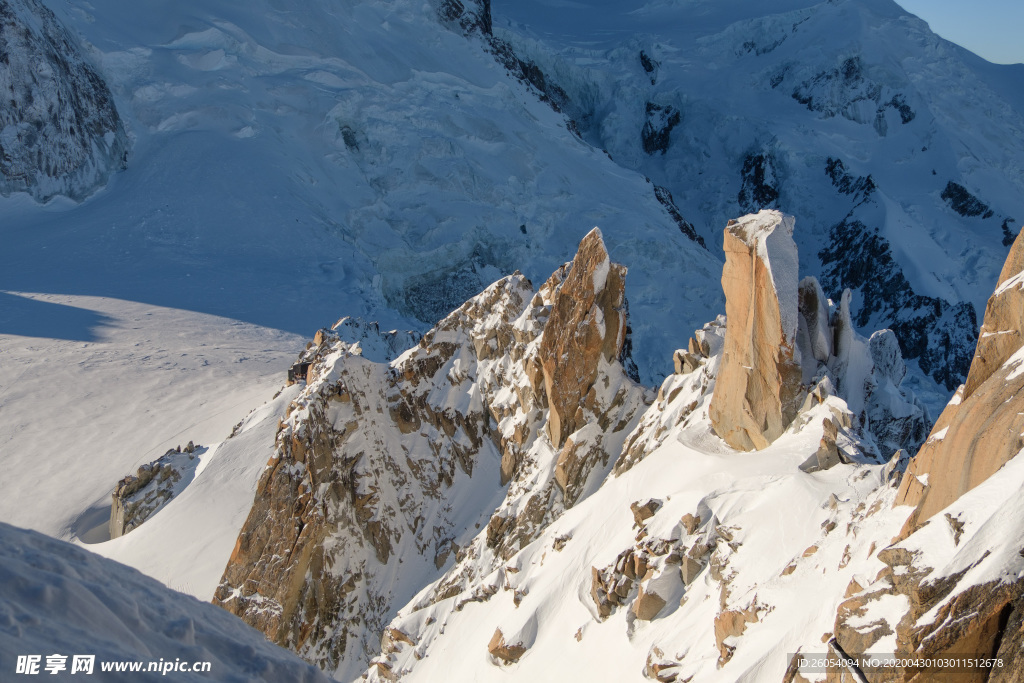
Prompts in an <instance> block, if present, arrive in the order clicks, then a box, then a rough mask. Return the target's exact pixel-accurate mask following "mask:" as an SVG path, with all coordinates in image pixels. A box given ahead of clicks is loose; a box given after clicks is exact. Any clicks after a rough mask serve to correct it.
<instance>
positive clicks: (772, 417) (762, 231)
mask: <svg viewBox="0 0 1024 683" xmlns="http://www.w3.org/2000/svg"><path fill="white" fill-rule="evenodd" d="M722 289H724V290H725V297H726V320H727V321H728V325H727V328H726V333H725V351H724V354H723V356H722V361H721V365H720V367H719V370H718V379H717V382H716V385H715V393H714V398H713V399H712V402H711V408H710V412H709V414H710V416H711V422H712V425H713V426H714V429H715V432H716V433H717V434H718V435H719V436H720V437H722V438H723V439H724V440H725V441H726V443H728V444H729V445H730V446H732V447H733V448H738V449H741V450H745V451H749V450H755V449H762V448H765V447H766V446H767V445H768V444H770V443H771V442H772V441H774V440H775V439H777V438H778V437H779V436H780V435H781V434H782V432H783V431H784V430H785V428H786V427H787V426H788V425H789V423H790V422H792V420H793V417H794V416H795V415H796V408H797V405H796V400H797V397H798V393H799V390H800V379H801V370H800V365H799V357H798V356H797V355H795V354H796V333H797V310H796V308H797V307H796V303H797V258H796V244H795V243H794V242H793V219H792V217H788V216H783V215H782V214H781V213H779V212H777V211H761V212H760V213H758V214H755V215H752V216H746V217H744V218H742V219H740V220H739V221H738V222H737V221H732V222H730V224H729V225H728V226H727V227H726V229H725V268H724V269H723V270H722Z"/></svg>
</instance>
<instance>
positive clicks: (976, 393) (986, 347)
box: [897, 235, 1024, 532]
mask: <svg viewBox="0 0 1024 683" xmlns="http://www.w3.org/2000/svg"><path fill="white" fill-rule="evenodd" d="M1022 347H1024V239H1022V238H1021V237H1020V236H1019V235H1018V237H1017V240H1016V241H1015V242H1014V244H1013V247H1012V249H1011V250H1010V254H1009V256H1008V257H1007V260H1006V264H1005V265H1004V266H1003V270H1002V272H1001V273H1000V275H999V283H998V285H997V287H996V290H995V293H994V294H993V295H992V297H991V298H990V299H989V300H988V305H987V307H986V309H985V322H984V325H982V328H981V335H980V338H979V339H978V347H977V351H976V352H975V354H974V360H973V361H972V363H971V370H970V373H969V374H968V376H967V382H966V384H964V385H963V386H962V387H961V388H960V389H958V390H957V393H956V394H955V395H954V396H953V399H952V400H951V401H950V402H949V405H948V406H946V409H945V410H944V411H943V412H942V415H940V416H939V419H938V421H937V422H936V423H935V428H934V429H933V430H932V433H931V435H930V436H929V438H928V441H927V442H926V443H925V445H924V446H923V447H922V448H921V451H920V453H918V455H917V457H915V458H914V459H913V460H912V461H911V464H910V467H909V469H908V470H907V476H905V477H904V479H903V482H902V484H901V486H900V493H899V497H898V498H897V503H898V504H902V505H913V506H914V507H915V512H914V514H913V516H912V517H911V519H910V520H909V521H908V525H907V528H906V532H910V531H912V530H913V529H914V528H916V527H917V526H920V524H922V523H923V522H925V521H926V520H927V519H929V518H930V517H932V516H933V515H934V514H935V513H937V512H939V511H940V510H942V509H943V508H945V507H946V506H947V505H949V504H950V503H952V502H953V501H954V500H956V499H957V498H959V497H960V496H961V495H962V494H964V493H965V492H967V491H969V490H971V489H972V488H974V487H975V486H977V485H978V484H980V483H981V482H983V481H984V480H985V479H987V478H988V477H990V476H991V475H992V474H993V473H995V471H996V470H998V469H999V468H1000V467H1002V466H1003V464H1005V463H1006V462H1007V461H1008V460H1009V459H1010V458H1012V457H1014V456H1015V455H1017V453H1019V452H1020V449H1021V447H1022V446H1024V440H1022V437H1021V434H1022V433H1024V399H1022V398H1021V397H1022V396H1024V372H1022V371H1021V370H1022V368H1021V364H1022V363H1024V353H1022V351H1021V349H1022Z"/></svg>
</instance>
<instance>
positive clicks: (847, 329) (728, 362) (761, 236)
mask: <svg viewBox="0 0 1024 683" xmlns="http://www.w3.org/2000/svg"><path fill="white" fill-rule="evenodd" d="M793 223H794V222H793V219H792V218H791V217H787V216H784V215H783V214H781V213H779V212H777V211H761V212H759V213H757V214H754V215H750V216H746V217H744V218H741V219H740V220H739V221H733V222H730V224H729V225H728V226H727V227H726V229H725V252H726V262H725V267H724V268H723V270H722V288H723V289H724V290H725V295H726V325H725V343H724V348H723V350H722V353H721V357H720V359H719V361H718V367H717V375H716V376H715V384H714V395H713V397H712V400H711V404H710V407H709V409H708V415H709V417H710V419H711V424H712V427H713V428H714V430H715V433H716V434H718V435H719V436H720V437H722V439H723V440H724V441H725V442H726V443H728V444H729V445H730V446H732V447H733V448H736V449H739V450H745V451H749V450H755V449H757V450H760V449H763V448H765V447H767V446H768V445H769V444H770V443H772V442H773V441H774V440H775V439H777V438H778V437H779V436H780V435H781V434H782V433H783V431H785V430H786V428H788V427H789V426H790V424H791V423H792V422H793V419H794V418H795V417H796V415H797V413H799V412H803V411H806V410H807V409H808V408H809V407H811V406H812V405H813V404H814V403H820V402H821V401H822V398H823V395H824V394H829V395H836V396H838V397H840V398H842V399H843V400H844V401H845V402H846V404H847V405H846V407H847V409H848V412H849V414H851V415H850V416H849V417H840V416H837V424H834V425H826V439H823V442H822V449H823V450H822V451H821V452H820V454H819V455H820V457H818V464H817V466H818V467H819V468H827V467H829V466H831V465H834V464H837V463H838V462H840V461H847V462H849V461H850V460H851V459H856V458H855V457H853V456H852V455H851V454H849V453H847V454H846V455H845V456H843V455H840V451H839V449H838V448H837V446H836V437H837V433H836V430H837V429H838V428H840V427H845V428H846V429H847V430H850V429H855V430H856V431H858V433H859V434H860V438H858V439H857V441H863V446H864V447H859V450H861V451H863V452H864V453H867V454H868V455H869V456H870V458H869V459H871V460H873V461H876V462H882V461H884V460H887V459H888V458H889V456H891V455H892V453H893V452H895V451H896V450H898V449H900V448H905V449H915V448H917V446H919V445H920V443H921V442H922V441H923V439H924V435H925V433H926V431H927V422H928V416H927V414H926V412H925V410H924V408H923V407H922V406H921V405H920V403H919V402H918V401H917V400H916V399H915V398H914V397H913V396H912V395H911V394H909V393H907V392H906V391H905V390H903V389H901V388H900V384H901V382H902V381H903V377H904V376H905V375H906V366H905V365H904V363H903V357H902V354H901V352H900V347H899V344H898V343H897V341H896V338H895V336H894V335H893V333H892V332H891V331H890V330H880V331H878V332H875V333H874V334H873V335H872V336H871V338H870V339H864V338H862V337H860V335H858V334H857V332H856V331H855V330H854V328H853V323H852V321H851V319H850V293H849V291H847V292H844V294H843V296H842V299H841V300H840V302H839V305H835V304H834V303H833V302H832V301H830V300H829V299H827V298H826V297H825V294H824V292H823V291H822V289H821V287H820V285H819V284H818V282H817V280H815V279H814V278H813V277H807V278H804V279H803V280H801V281H800V282H799V283H798V282H797V255H796V246H795V244H794V243H793V239H792V232H793ZM698 336H699V337H700V338H699V339H691V340H690V345H689V349H688V350H687V351H680V352H677V358H676V372H677V373H681V372H692V371H693V370H695V369H696V368H697V367H699V366H700V365H701V362H702V361H701V359H702V358H706V357H708V356H709V355H711V354H710V347H709V348H707V349H705V348H704V346H705V342H703V341H701V340H703V339H705V338H707V337H708V331H707V330H705V331H703V332H702V333H699V334H698ZM822 382H824V384H822ZM809 401H810V403H809ZM846 423H848V424H846Z"/></svg>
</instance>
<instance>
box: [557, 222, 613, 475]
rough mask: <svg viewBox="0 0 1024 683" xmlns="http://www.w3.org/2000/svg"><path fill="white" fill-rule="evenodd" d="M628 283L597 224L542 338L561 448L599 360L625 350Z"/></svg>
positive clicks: (610, 358) (583, 245)
mask: <svg viewBox="0 0 1024 683" xmlns="http://www.w3.org/2000/svg"><path fill="white" fill-rule="evenodd" d="M625 284H626V269H625V267H623V266H620V265H618V264H612V262H611V259H609V258H608V252H607V251H606V250H605V247H604V241H603V240H602V239H601V232H600V231H599V230H598V229H596V228H595V229H594V230H592V231H591V232H590V234H588V235H587V236H586V237H584V238H583V241H582V242H580V249H579V252H578V253H577V254H576V258H575V259H573V263H572V268H571V269H570V270H569V272H568V274H567V275H566V276H565V279H564V280H563V281H562V283H561V284H559V285H558V286H557V287H555V291H554V297H553V298H554V304H553V305H552V307H551V317H550V319H549V321H548V323H549V324H548V325H546V326H545V328H544V334H543V335H542V337H541V342H540V363H541V369H542V370H543V372H544V390H545V393H546V394H547V396H548V403H549V408H550V410H551V413H550V415H549V416H548V435H549V436H550V437H551V443H552V444H554V445H555V446H556V447H560V446H562V445H563V444H564V443H565V439H566V437H567V436H568V435H569V434H572V433H573V432H575V431H576V429H577V428H578V427H579V426H580V425H579V424H577V422H576V412H577V411H578V410H579V409H580V405H581V403H582V401H583V398H584V397H585V396H586V395H587V392H589V391H590V389H591V387H593V386H594V381H595V380H596V378H597V366H598V362H599V360H600V359H602V358H603V359H604V360H605V361H606V362H611V361H615V360H618V359H619V356H620V354H621V353H622V347H623V343H624V342H625V339H626V316H625V311H624V310H623V303H624V302H625ZM559 466H562V461H561V459H560V460H559Z"/></svg>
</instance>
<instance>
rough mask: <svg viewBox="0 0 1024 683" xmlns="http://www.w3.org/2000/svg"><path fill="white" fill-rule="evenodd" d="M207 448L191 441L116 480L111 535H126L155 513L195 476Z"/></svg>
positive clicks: (111, 509) (112, 505)
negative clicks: (200, 459)
mask: <svg viewBox="0 0 1024 683" xmlns="http://www.w3.org/2000/svg"><path fill="white" fill-rule="evenodd" d="M205 451H206V449H205V448H203V447H202V446H196V445H195V444H193V443H192V442H191V441H189V442H188V444H187V445H186V446H185V447H184V448H182V447H181V446H178V447H177V448H172V449H170V450H169V451H167V452H166V453H164V454H163V455H162V456H160V457H159V458H158V459H157V460H154V461H153V462H151V463H146V464H145V465H143V466H142V467H140V468H139V470H138V472H136V473H135V474H134V475H128V476H127V477H125V478H124V479H122V480H121V481H119V482H117V486H115V487H114V492H113V493H112V494H111V498H112V500H111V503H110V523H109V530H110V537H111V538H117V537H118V536H123V535H124V534H126V533H128V532H129V531H131V530H132V529H134V528H136V527H138V526H139V525H140V524H142V523H143V522H145V521H146V520H147V519H149V518H150V517H152V516H153V515H155V514H156V513H157V512H158V511H159V510H160V508H162V507H163V506H164V505H166V504H167V503H169V502H170V501H171V499H172V498H174V497H175V496H176V495H178V494H179V493H181V492H182V490H184V488H185V487H186V486H188V484H189V482H191V481H192V479H193V478H194V477H195V471H196V468H197V467H198V466H199V456H200V455H201V454H202V453H204V452H205Z"/></svg>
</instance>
